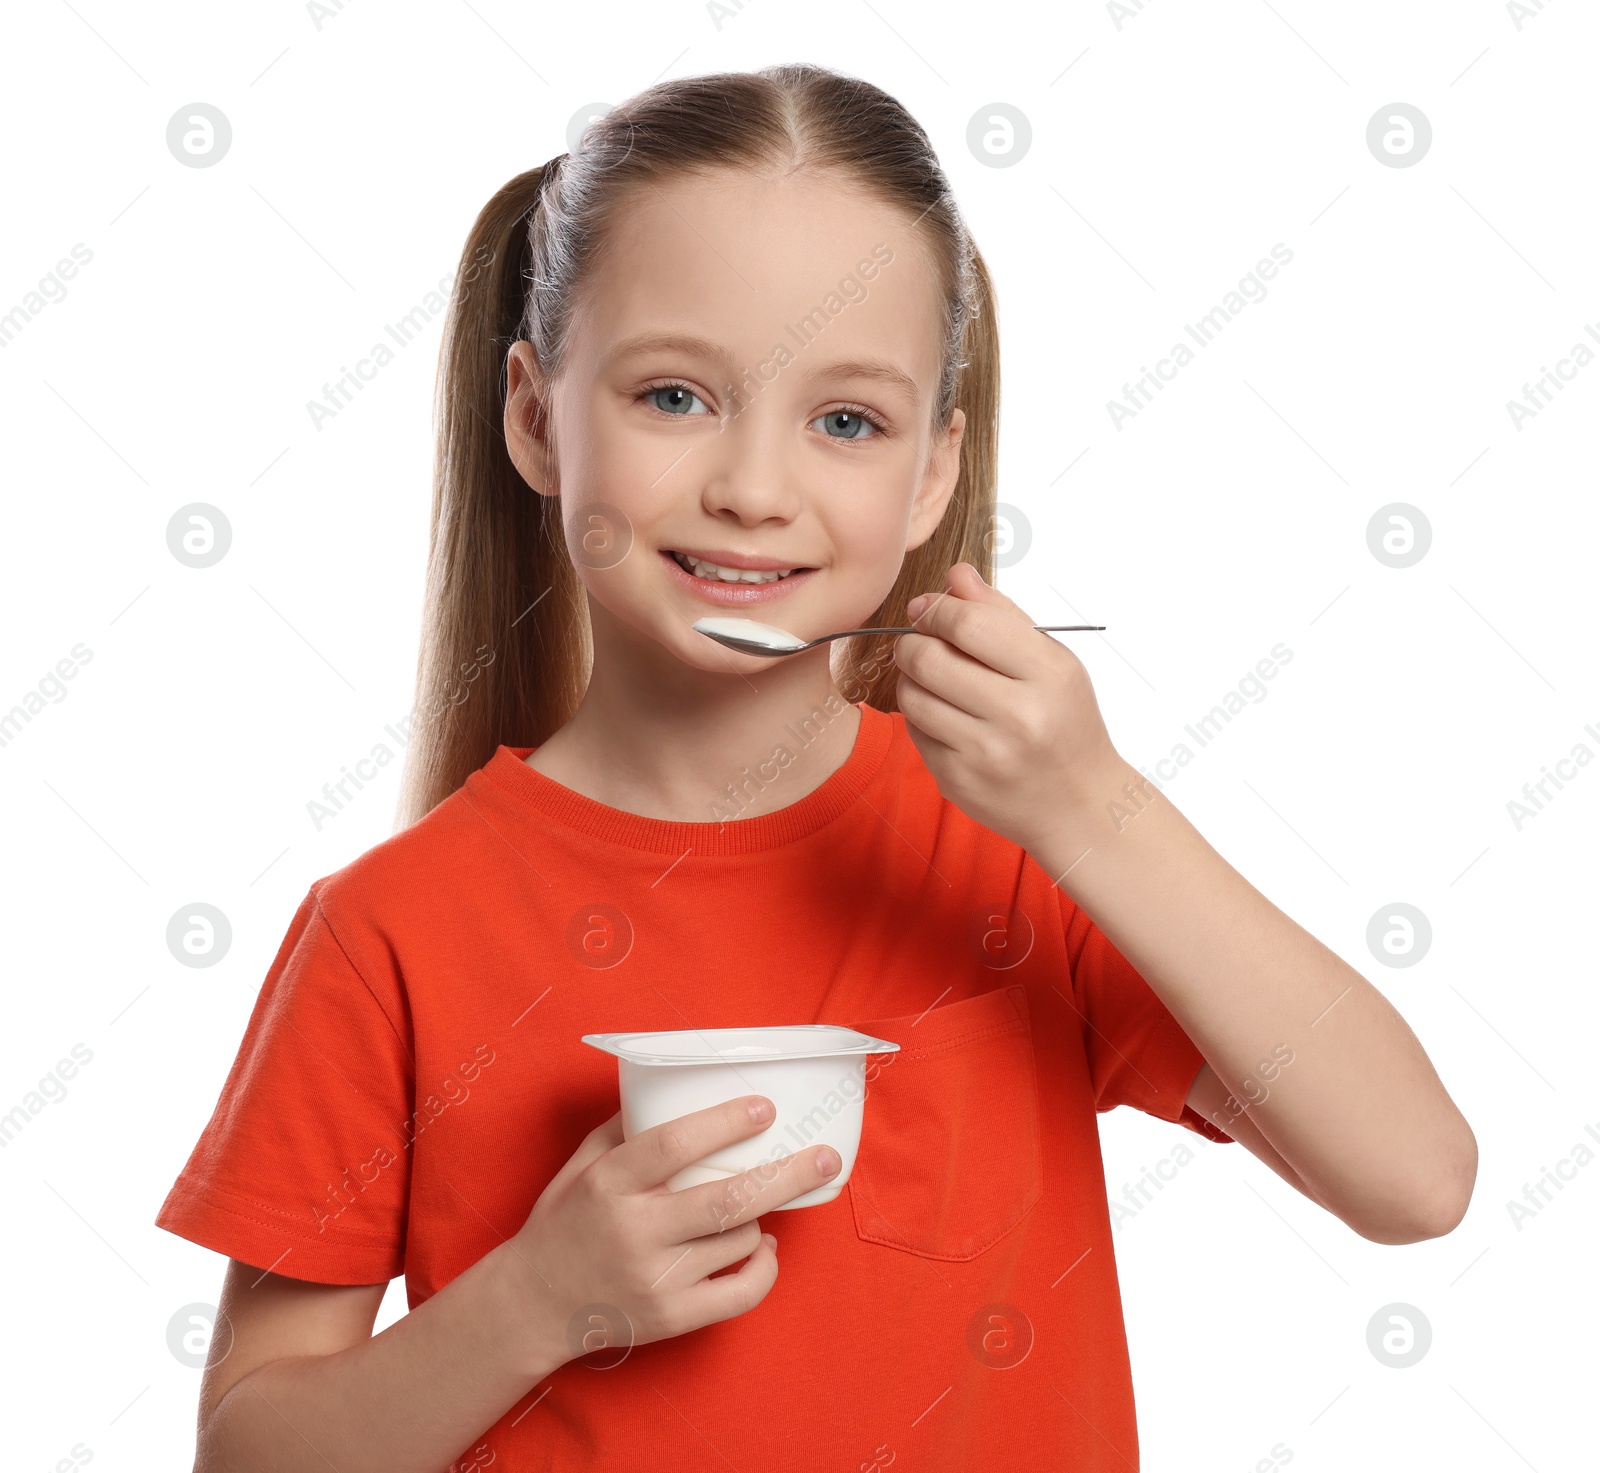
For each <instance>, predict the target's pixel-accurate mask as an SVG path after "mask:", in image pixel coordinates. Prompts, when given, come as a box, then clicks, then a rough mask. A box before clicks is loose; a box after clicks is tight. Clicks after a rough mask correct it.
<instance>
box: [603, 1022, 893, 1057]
mask: <svg viewBox="0 0 1600 1473" xmlns="http://www.w3.org/2000/svg"><path fill="white" fill-rule="evenodd" d="M583 1042H584V1043H586V1044H588V1045H590V1047H592V1048H597V1049H601V1050H602V1051H604V1052H605V1053H608V1054H615V1055H616V1056H617V1058H619V1059H626V1060H628V1062H629V1063H633V1064H756V1063H768V1062H773V1061H776V1060H778V1059H818V1058H827V1057H830V1056H833V1055H848V1054H885V1053H895V1052H898V1050H899V1048H900V1045H899V1044H897V1043H890V1042H889V1041H888V1040H887V1039H883V1038H873V1037H872V1036H871V1035H870V1034H867V1033H858V1032H857V1031H856V1030H855V1029H854V1028H841V1027H838V1026H837V1025H836V1024H833V1023H796V1024H793V1025H790V1026H786V1027H778V1028H683V1029H674V1030H672V1031H669V1032H666V1033H585V1034H584V1035H583Z"/></svg>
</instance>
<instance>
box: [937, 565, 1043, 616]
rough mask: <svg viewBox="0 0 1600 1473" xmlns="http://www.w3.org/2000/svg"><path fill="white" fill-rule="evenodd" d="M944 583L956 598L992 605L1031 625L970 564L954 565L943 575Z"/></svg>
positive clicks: (1023, 611) (1012, 602)
mask: <svg viewBox="0 0 1600 1473" xmlns="http://www.w3.org/2000/svg"><path fill="white" fill-rule="evenodd" d="M945 583H946V585H947V586H948V587H949V589H950V592H951V593H953V594H954V595H955V596H956V597H957V598H965V599H970V600H971V601H972V602H973V603H980V604H993V605H994V606H995V607H996V608H1000V609H1004V610H1006V612H1007V613H1009V614H1012V615H1014V616H1015V617H1017V618H1018V619H1022V620H1024V621H1026V622H1027V623H1029V624H1032V623H1033V622H1034V621H1033V618H1032V616H1031V615H1029V614H1028V613H1027V612H1026V611H1025V610H1024V609H1022V608H1021V607H1019V606H1018V605H1017V603H1016V602H1015V601H1014V600H1012V599H1009V598H1007V597H1006V596H1005V594H1003V593H1001V592H1000V590H999V589H998V588H996V587H995V586H994V585H993V584H991V583H985V582H984V581H983V575H982V574H981V573H980V572H979V571H978V570H977V569H976V568H975V567H973V565H972V564H971V563H956V564H955V565H954V566H953V567H952V568H951V569H950V571H949V572H948V573H947V574H946V575H945Z"/></svg>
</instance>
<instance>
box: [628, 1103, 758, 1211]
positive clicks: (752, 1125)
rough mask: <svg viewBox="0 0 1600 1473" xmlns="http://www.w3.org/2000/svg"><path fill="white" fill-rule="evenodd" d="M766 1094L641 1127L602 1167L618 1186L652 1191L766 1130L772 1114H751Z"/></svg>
mask: <svg viewBox="0 0 1600 1473" xmlns="http://www.w3.org/2000/svg"><path fill="white" fill-rule="evenodd" d="M762 1099H765V1096H763V1095H740V1096H739V1097H738V1098H737V1099H732V1100H724V1101H723V1102H722V1103H721V1104H720V1105H710V1106H708V1107H707V1108H706V1109H704V1110H695V1111H693V1112H691V1113H690V1114H688V1115H680V1116H678V1117H677V1118H676V1119H675V1120H667V1121H664V1122H663V1123H662V1124H660V1125H655V1126H652V1127H651V1128H650V1129H649V1130H641V1131H640V1132H639V1133H638V1135H636V1136H634V1137H633V1139H632V1140H629V1141H624V1142H623V1143H622V1144H621V1145H619V1146H616V1147H615V1148H614V1149H612V1150H611V1151H609V1152H608V1153H607V1154H606V1156H605V1157H604V1158H603V1160H602V1161H601V1162H600V1163H599V1167H600V1169H601V1170H603V1172H604V1173H605V1176H606V1179H607V1183H608V1185H610V1186H612V1187H613V1188H614V1189H615V1190H617V1191H622V1192H647V1191H649V1190H650V1189H651V1188H652V1187H658V1186H660V1185H661V1184H662V1183H663V1182H665V1181H666V1180H667V1179H668V1178H669V1177H671V1176H674V1175H676V1174H677V1173H678V1172H679V1171H681V1170H683V1168H684V1167H685V1166H689V1165H692V1164H693V1163H694V1162H696V1161H699V1160H701V1159H702V1158H703V1157H706V1156H709V1155H710V1154H711V1153H712V1152H713V1151H720V1150H721V1149H722V1148H723V1147H724V1146H731V1145H732V1144H733V1143H734V1142H735V1141H741V1140H744V1139H746V1138H747V1137H748V1136H752V1135H754V1134H755V1133H756V1132H757V1131H760V1130H765V1129H766V1127H767V1126H768V1125H770V1124H771V1123H772V1117H771V1116H770V1115H769V1116H768V1117H767V1118H766V1119H765V1120H757V1119H755V1118H754V1117H753V1116H752V1115H751V1114H750V1105H751V1104H752V1102H754V1101H756V1100H762ZM767 1103H768V1105H769V1107H770V1104H771V1102H770V1101H768V1102H767ZM713 1185H715V1183H713ZM683 1236H684V1237H690V1236H693V1235H692V1234H689V1233H685V1234H684V1235H683Z"/></svg>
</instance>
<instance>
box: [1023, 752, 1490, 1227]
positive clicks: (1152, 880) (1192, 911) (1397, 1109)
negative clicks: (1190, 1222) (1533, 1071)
mask: <svg viewBox="0 0 1600 1473" xmlns="http://www.w3.org/2000/svg"><path fill="white" fill-rule="evenodd" d="M1127 784H1132V785H1133V789H1134V791H1133V794H1132V796H1131V797H1130V796H1129V794H1128V793H1127V792H1126V791H1125V785H1127ZM1084 794H1085V798H1084V799H1083V800H1082V801H1080V802H1078V803H1077V804H1075V805H1074V806H1073V808H1072V811H1071V812H1070V813H1064V814H1063V815H1061V816H1060V818H1059V821H1058V822H1057V823H1056V825H1055V827H1054V829H1053V831H1052V832H1051V833H1050V834H1049V836H1048V837H1045V838H1042V839H1041V840H1040V841H1039V842H1038V843H1037V844H1031V845H1029V852H1030V853H1031V854H1032V855H1033V857H1034V859H1035V860H1036V861H1037V862H1038V863H1039V864H1040V866H1041V867H1042V868H1044V869H1045V870H1046V872H1047V873H1048V874H1049V875H1051V877H1052V878H1055V877H1058V876H1060V877H1061V878H1060V879H1059V881H1058V883H1059V884H1060V885H1061V888H1062V889H1063V890H1064V891H1065V892H1066V893H1067V894H1068V895H1069V896H1071V898H1072V899H1073V901H1074V902H1075V903H1076V904H1077V905H1078V906H1079V907H1080V908H1081V909H1082V910H1083V911H1084V912H1085V914H1087V915H1088V916H1089V918H1090V919H1091V920H1093V921H1094V922H1095V923H1096V924H1097V925H1098V926H1099V927H1100V929H1101V930H1102V931H1103V932H1105V934H1106V936H1107V937H1108V938H1109V939H1110V940H1111V942H1112V944H1113V945H1115V946H1116V947H1117V949H1118V950H1119V951H1121V952H1122V954H1123V955H1124V956H1126V957H1127V959H1128V960H1129V961H1130V962H1131V963H1132V964H1133V966H1134V967H1135V968H1137V970H1138V971H1139V972H1140V974H1141V975H1142V976H1143V977H1144V978H1145V979H1146V980H1147V981H1148V982H1149V983H1150V986H1151V987H1152V989H1153V990H1154V991H1155V992H1156V993H1157V995H1158V996H1160V997H1161V999H1162V1001H1163V1002H1165V1003H1166V1005H1167V1007H1168V1008H1169V1009H1170V1010H1171V1012H1172V1013H1173V1015H1174V1017H1176V1018H1177V1020H1178V1022H1179V1023H1180V1024H1181V1025H1182V1026H1183V1029H1184V1031H1185V1032H1186V1033H1187V1034H1188V1035H1189V1037H1190V1038H1191V1039H1193V1040H1194V1043H1195V1045H1196V1046H1197V1047H1198V1048H1199V1050H1200V1052H1201V1053H1202V1054H1204V1055H1205V1057H1206V1060H1207V1062H1208V1063H1210V1065H1211V1067H1212V1069H1213V1070H1215V1072H1216V1073H1217V1075H1218V1076H1219V1077H1220V1078H1221V1079H1222V1080H1223V1081H1224V1082H1225V1083H1226V1084H1227V1085H1228V1087H1229V1088H1230V1089H1231V1090H1233V1091H1234V1093H1235V1097H1236V1098H1235V1099H1234V1100H1233V1101H1231V1102H1230V1109H1235V1110H1237V1109H1238V1108H1239V1107H1240V1106H1243V1107H1245V1108H1247V1109H1248V1115H1249V1118H1250V1120H1252V1121H1253V1122H1254V1124H1255V1126H1256V1127H1257V1129H1258V1130H1259V1131H1260V1132H1261V1134H1262V1136H1264V1137H1265V1138H1266V1140H1267V1141H1268V1142H1269V1143H1270V1144H1271V1146H1272V1147H1273V1148H1274V1149H1275V1150H1276V1151H1277V1152H1278V1153H1279V1154H1280V1155H1281V1156H1282V1157H1283V1159H1284V1161H1285V1162H1287V1164H1288V1165H1289V1166H1290V1167H1291V1168H1292V1169H1293V1170H1294V1171H1295V1173H1296V1174H1297V1175H1299V1176H1300V1178H1301V1179H1302V1180H1303V1181H1304V1183H1305V1184H1306V1186H1307V1187H1308V1188H1309V1189H1310V1192H1311V1194H1312V1195H1313V1196H1314V1197H1315V1198H1316V1199H1317V1200H1319V1201H1321V1202H1323V1203H1324V1204H1325V1205H1327V1206H1328V1207H1329V1209H1330V1210H1332V1211H1334V1212H1336V1213H1337V1214H1338V1215H1339V1217H1341V1218H1342V1219H1343V1220H1344V1221H1345V1222H1347V1223H1348V1224H1349V1225H1350V1226H1351V1227H1353V1228H1354V1229H1355V1230H1356V1231H1358V1232H1361V1233H1363V1234H1364V1235H1365V1236H1369V1237H1376V1238H1379V1239H1381V1240H1385V1241H1409V1240H1410V1239H1411V1238H1412V1237H1416V1236H1423V1235H1431V1234H1432V1233H1436V1232H1444V1231H1448V1229H1449V1227H1450V1226H1453V1222H1454V1220H1455V1218H1458V1217H1459V1210H1460V1209H1463V1208H1464V1205H1465V1200H1466V1196H1467V1195H1468V1193H1469V1192H1470V1186H1471V1181H1472V1177H1473V1175H1474V1173H1475V1170H1476V1157H1477V1152H1476V1144H1475V1142H1474V1141H1473V1137H1472V1132H1471V1130H1470V1129H1469V1127H1468V1126H1467V1123H1466V1121H1465V1120H1464V1119H1463V1118H1462V1116H1461V1114H1460V1112H1459V1111H1458V1110H1457V1109H1456V1107H1455V1105H1454V1103H1453V1102H1452V1101H1451V1099H1450V1097H1449V1095H1448V1094H1447V1093H1446V1091H1445V1089H1444V1087H1443V1085H1442V1084H1441V1083H1440V1080H1439V1077H1438V1075H1437V1073H1435V1071H1434V1069H1433V1066H1432V1064H1431V1063H1430V1062H1429V1060H1428V1057H1427V1055H1426V1053H1425V1052H1424V1051H1423V1048H1422V1046H1421V1044H1420V1043H1419V1042H1418V1041H1417V1038H1416V1036H1415V1035H1414V1034H1413V1033H1412V1031H1411V1030H1410V1028H1408V1027H1407V1026H1406V1023H1405V1021H1404V1020H1403V1019H1402V1018H1401V1017H1400V1015H1399V1014H1398V1013H1397V1012H1396V1011H1395V1010H1394V1008H1393V1007H1391V1006H1390V1004H1389V1003H1388V1001H1387V1000H1386V999H1385V998H1384V997H1383V995H1382V994H1381V993H1379V992H1378V991H1377V989H1376V988H1374V987H1373V986H1372V985H1371V984H1370V983H1369V982H1367V980H1366V979H1365V978H1364V977H1362V976H1361V974H1360V973H1359V972H1357V971H1355V970H1354V969H1353V968H1351V967H1350V966H1348V965H1347V964H1346V963H1345V962H1344V961H1342V960H1341V959H1340V958H1339V957H1338V956H1336V955H1335V954H1334V953H1333V952H1332V951H1330V950H1329V949H1328V948H1327V947H1326V946H1324V945H1323V944H1322V943H1321V942H1320V941H1318V940H1317V939H1316V938H1315V937H1313V936H1311V935H1310V934H1308V933H1307V932H1306V931H1305V930H1303V929H1302V928H1301V927H1300V926H1298V925H1296V924H1295V922H1294V921H1292V920H1291V919H1290V918H1289V917H1288V916H1286V915H1285V914H1284V913H1283V912H1282V911H1280V910H1279V909H1278V908H1277V907H1276V906H1274V905H1273V904H1272V903H1271V902H1270V901H1269V900H1268V899H1267V898H1266V897H1265V896H1264V895H1262V894H1261V893H1260V892H1259V891H1258V890H1256V889H1255V887H1254V886H1252V885H1251V884H1250V883H1249V882H1248V881H1247V880H1245V878H1244V877H1243V876H1242V875H1240V874H1239V873H1238V871H1237V870H1235V869H1234V868H1233V867H1232V866H1231V865H1229V864H1228V863H1227V861H1226V860H1224V859H1223V858H1222V856H1221V855H1220V854H1218V853H1217V852H1216V850H1215V849H1213V848H1212V847H1211V845H1210V844H1208V843H1207V842H1206V840H1205V839H1204V837H1202V835H1201V834H1200V833H1199V832H1198V831H1197V830H1196V829H1195V828H1194V826H1193V825H1192V824H1190V823H1189V821H1188V820H1187V819H1186V818H1184V816H1183V815H1182V814H1181V813H1180V812H1178V810H1177V809H1176V808H1175V807H1174V806H1173V805H1172V803H1171V802H1170V800H1168V799H1167V798H1166V797H1165V796H1164V795H1163V794H1161V793H1160V792H1159V791H1158V790H1157V789H1156V788H1155V786H1154V784H1153V783H1150V782H1149V781H1148V780H1146V779H1145V778H1143V777H1142V776H1141V775H1140V774H1139V772H1138V771H1137V770H1136V769H1135V768H1133V767H1132V766H1131V765H1130V764H1128V763H1127V762H1125V761H1123V760H1122V759H1121V758H1116V759H1115V760H1114V761H1111V760H1109V759H1108V762H1107V764H1106V765H1105V766H1104V767H1103V768H1102V769H1101V771H1100V772H1099V774H1098V775H1097V776H1096V777H1094V778H1093V779H1092V780H1091V781H1089V782H1087V783H1086V784H1085V785H1084ZM1090 794H1094V795H1098V801H1095V800H1093V799H1091V798H1090V797H1089V796H1088V795H1090ZM1112 803H1116V804H1117V805H1118V806H1119V807H1120V809H1121V810H1122V811H1121V812H1120V813H1116V812H1113V811H1112V810H1111V808H1110V805H1111V804H1112ZM1063 872H1065V873H1064V874H1063ZM1289 1054H1292V1061H1291V1062H1288V1063H1284V1062H1283V1061H1284V1058H1285V1057H1286V1055H1289ZM1216 1123H1217V1124H1218V1125H1220V1126H1221V1127H1222V1128H1223V1129H1224V1130H1226V1129H1227V1128H1228V1122H1227V1120H1226V1119H1219V1120H1218V1121H1217V1122H1216Z"/></svg>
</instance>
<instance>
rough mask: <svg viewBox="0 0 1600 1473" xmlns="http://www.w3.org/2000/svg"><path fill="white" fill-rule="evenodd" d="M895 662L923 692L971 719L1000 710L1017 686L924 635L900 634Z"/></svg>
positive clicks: (978, 661)
mask: <svg viewBox="0 0 1600 1473" xmlns="http://www.w3.org/2000/svg"><path fill="white" fill-rule="evenodd" d="M894 662H895V664H896V665H897V666H898V667H899V668H900V670H901V672H902V674H905V675H909V676H910V677H911V678H912V679H913V680H914V681H916V683H917V684H918V685H920V686H921V687H922V688H923V689H924V690H927V691H931V692H932V693H933V694H934V695H937V696H940V697H942V698H943V699H944V700H945V701H946V702H948V703H949V704H950V705H951V706H953V707H955V708H957V709H958V710H961V711H964V712H966V714H967V715H968V716H973V717H981V716H983V715H985V714H993V713H995V712H996V711H999V710H1001V709H1003V707H1004V705H1005V703H1006V702H1007V701H1009V700H1010V699H1011V698H1012V694H1013V691H1014V689H1015V685H1016V682H1015V681H1014V680H1013V679H1012V677H1011V676H1009V675H1002V674H1001V673H1000V672H999V671H998V670H995V669H994V668H992V667H991V666H989V665H985V664H984V663H983V662H982V661H981V660H975V659H973V658H972V656H971V655H969V654H967V653H966V651H965V650H960V649H957V648H956V647H955V645H953V644H950V643H949V642H948V641H946V640H943V639H937V638H934V637H933V636H931V635H926V634H902V635H901V636H900V637H899V638H898V639H897V640H895V642H894ZM902 709H904V708H902Z"/></svg>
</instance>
